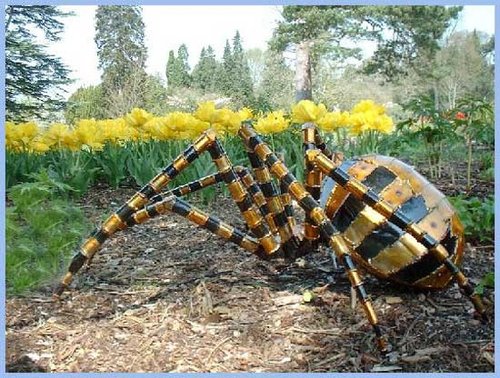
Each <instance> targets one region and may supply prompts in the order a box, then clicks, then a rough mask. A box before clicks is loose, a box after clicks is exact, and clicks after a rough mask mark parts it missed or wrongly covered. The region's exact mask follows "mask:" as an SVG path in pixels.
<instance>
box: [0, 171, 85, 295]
mask: <svg viewBox="0 0 500 378" xmlns="http://www.w3.org/2000/svg"><path fill="white" fill-rule="evenodd" d="M32 178H33V179H34V180H35V181H33V182H27V183H23V184H18V185H15V186H13V187H12V188H10V190H9V192H8V198H9V199H10V200H11V201H12V204H13V205H12V206H9V207H8V208H7V211H6V244H7V253H6V283H7V292H8V293H11V294H20V293H23V292H25V291H27V290H31V289H35V288H36V287H38V286H39V285H41V284H43V283H45V282H47V281H51V280H52V279H53V278H54V277H55V276H56V275H58V274H59V273H60V272H61V271H62V269H64V268H65V267H66V264H67V263H68V261H67V260H68V257H69V253H70V251H71V250H72V248H73V246H75V245H76V243H77V242H79V241H80V236H81V235H82V233H83V232H84V231H86V230H87V228H88V227H87V225H86V222H85V218H84V216H83V214H82V213H81V211H80V210H79V209H78V208H77V207H76V206H74V205H73V204H72V203H71V202H69V201H68V200H67V199H64V196H67V194H68V193H70V192H72V191H74V189H73V188H71V187H69V186H68V185H67V184H64V183H61V182H58V181H56V180H54V179H53V178H52V177H51V176H50V175H49V174H48V173H47V172H46V171H42V172H40V173H38V174H34V175H32Z"/></svg>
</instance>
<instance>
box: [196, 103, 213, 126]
mask: <svg viewBox="0 0 500 378" xmlns="http://www.w3.org/2000/svg"><path fill="white" fill-rule="evenodd" d="M216 112H217V109H216V108H215V104H214V102H213V101H206V102H202V103H200V104H198V109H196V111H195V112H194V116H195V117H196V118H198V119H199V120H200V121H203V122H208V123H212V122H213V119H214V117H215V115H216Z"/></svg>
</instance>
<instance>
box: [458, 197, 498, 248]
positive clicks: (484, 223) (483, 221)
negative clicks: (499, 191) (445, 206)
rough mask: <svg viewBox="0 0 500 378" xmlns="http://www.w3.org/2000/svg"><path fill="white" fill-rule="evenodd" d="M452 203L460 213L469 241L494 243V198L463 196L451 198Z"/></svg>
mask: <svg viewBox="0 0 500 378" xmlns="http://www.w3.org/2000/svg"><path fill="white" fill-rule="evenodd" d="M450 201H451V203H452V204H453V206H454V207H455V209H456V210H457V211H458V214H459V216H460V219H461V221H462V223H463V225H464V228H465V237H466V238H468V239H469V241H479V242H492V241H493V234H494V223H495V212H494V211H495V210H494V199H493V196H489V197H485V198H483V199H481V198H477V197H470V198H466V197H463V196H457V197H451V198H450Z"/></svg>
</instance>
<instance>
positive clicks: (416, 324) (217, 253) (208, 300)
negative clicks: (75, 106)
mask: <svg viewBox="0 0 500 378" xmlns="http://www.w3.org/2000/svg"><path fill="white" fill-rule="evenodd" d="M131 193H132V192H131V191H126V190H125V191H124V190H121V191H110V190H109V189H106V188H101V189H99V190H97V191H95V190H94V191H92V192H91V193H90V194H89V195H88V196H87V197H86V198H85V200H84V201H83V203H84V204H85V210H86V212H87V214H88V216H89V218H90V219H91V220H92V221H93V222H97V221H98V218H99V217H100V216H101V215H102V214H103V213H104V214H106V213H109V211H110V210H111V209H114V208H116V207H117V206H118V205H120V204H121V203H122V201H123V200H124V199H126V198H127V197H128V196H129V195H130V194H131ZM110 198H113V199H114V201H110V200H109V199H110ZM221 205H222V206H221ZM212 209H217V211H218V213H219V214H221V213H222V215H221V218H223V219H225V220H228V221H233V222H235V223H238V222H239V221H238V218H239V217H238V216H237V209H236V207H235V206H233V205H232V204H231V203H230V202H229V201H226V200H223V201H222V203H221V204H219V205H213V206H212ZM464 267H465V268H464V269H465V272H466V273H467V274H468V275H469V276H470V277H471V278H472V279H473V280H474V282H477V281H478V280H479V279H480V278H481V277H482V276H483V275H484V274H485V273H486V272H488V271H490V270H491V269H492V267H493V247H492V246H480V247H471V246H469V247H468V248H467V251H466V259H465V263H464ZM332 278H333V279H334V280H335V282H334V283H333V284H332V282H331V281H332ZM366 282H367V290H368V291H369V293H370V294H371V295H372V297H373V299H374V306H375V309H376V311H377V313H378V314H379V318H380V320H381V323H382V326H383V329H384V331H385V332H386V333H387V335H388V337H389V339H390V341H391V343H392V344H393V345H394V347H395V352H394V353H393V354H392V355H391V360H390V361H383V360H382V359H381V358H380V356H379V354H378V352H377V350H376V348H375V344H374V341H373V336H372V332H371V329H370V327H369V324H368V322H367V321H366V319H365V316H364V315H363V313H362V310H361V308H360V306H359V305H358V306H357V307H356V310H352V309H351V297H350V289H349V284H348V281H347V278H346V277H345V275H344V274H335V273H334V271H333V268H332V265H331V262H330V259H329V257H328V255H327V254H326V253H325V252H319V253H316V254H314V255H311V256H308V257H307V258H306V259H304V260H301V261H299V262H297V263H294V264H293V265H291V266H286V265H284V264H283V262H282V261H272V262H263V261H259V260H257V259H255V258H253V257H252V256H251V255H249V254H247V253H246V252H245V251H243V250H242V249H240V248H239V247H236V246H233V245H231V244H226V243H224V242H223V241H221V240H220V239H218V238H217V237H216V236H214V235H212V234H210V233H208V232H206V231H203V230H199V229H198V228H197V227H195V226H192V225H190V224H189V223H188V222H187V221H185V220H183V219H182V218H180V217H178V216H173V215H172V216H165V217H162V218H159V219H155V220H153V221H150V222H149V223H148V224H145V225H142V226H140V227H135V228H132V229H130V230H127V231H125V232H123V233H121V234H119V235H117V236H116V237H115V238H113V239H112V240H110V241H108V242H107V243H106V244H105V247H104V248H103V250H102V251H101V252H100V253H99V254H98V255H97V257H96V258H95V259H94V262H93V264H92V266H91V267H90V269H89V270H88V271H86V272H83V273H82V274H80V275H79V276H78V279H77V280H76V282H75V284H74V285H73V289H72V290H71V291H70V292H68V293H67V294H66V296H65V298H64V299H63V301H62V302H61V303H58V304H54V303H53V302H52V301H51V298H50V290H51V288H46V289H45V290H42V291H41V292H39V293H37V294H36V295H35V294H34V295H32V296H30V297H25V298H20V297H17V298H10V299H8V300H7V309H6V313H7V319H6V321H7V357H6V358H7V370H8V371H17V372H21V371H24V372H26V371H47V372H64V371H68V372H69V371H74V372H76V371H79V372H150V371H152V372H153V371H154V372H188V371H189V372H208V371H213V372H215V371H217V372H238V371H252V372H260V371H265V372H327V371H349V372H363V371H365V372H366V371H368V372H370V371H396V372H398V371H405V372H410V371H419V372H445V371H482V372H485V371H488V372H492V371H493V370H494V366H493V355H494V333H493V328H494V327H493V322H491V323H489V324H486V325H484V324H480V323H479V322H478V321H476V320H474V319H473V318H472V316H471V315H470V314H469V313H468V312H469V311H470V309H471V305H470V304H469V303H468V302H467V301H466V300H464V298H463V297H462V295H461V294H460V292H459V291H458V289H457V288H456V287H451V288H450V289H448V290H446V291H443V292H436V293H427V294H424V293H415V292H412V291H408V290H407V291H402V290H400V289H398V288H395V287H393V286H391V285H389V284H387V283H384V282H380V281H377V280H375V279H373V278H370V277H367V278H366ZM329 283H330V285H329V286H328V287H326V286H325V285H326V284H329ZM306 289H309V290H315V291H316V292H317V298H316V299H315V300H314V301H313V302H312V303H304V302H303V295H302V294H303V291H304V290H306ZM492 296H493V293H492V292H491V291H487V293H486V297H487V298H490V299H491V298H492Z"/></svg>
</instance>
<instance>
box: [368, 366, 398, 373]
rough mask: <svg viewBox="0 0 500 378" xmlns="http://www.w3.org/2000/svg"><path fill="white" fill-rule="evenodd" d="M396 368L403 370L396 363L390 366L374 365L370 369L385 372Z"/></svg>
mask: <svg viewBox="0 0 500 378" xmlns="http://www.w3.org/2000/svg"><path fill="white" fill-rule="evenodd" d="M397 370H403V368H402V367H401V366H397V365H392V366H382V365H375V366H374V367H373V369H372V373H385V372H390V371H397Z"/></svg>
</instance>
